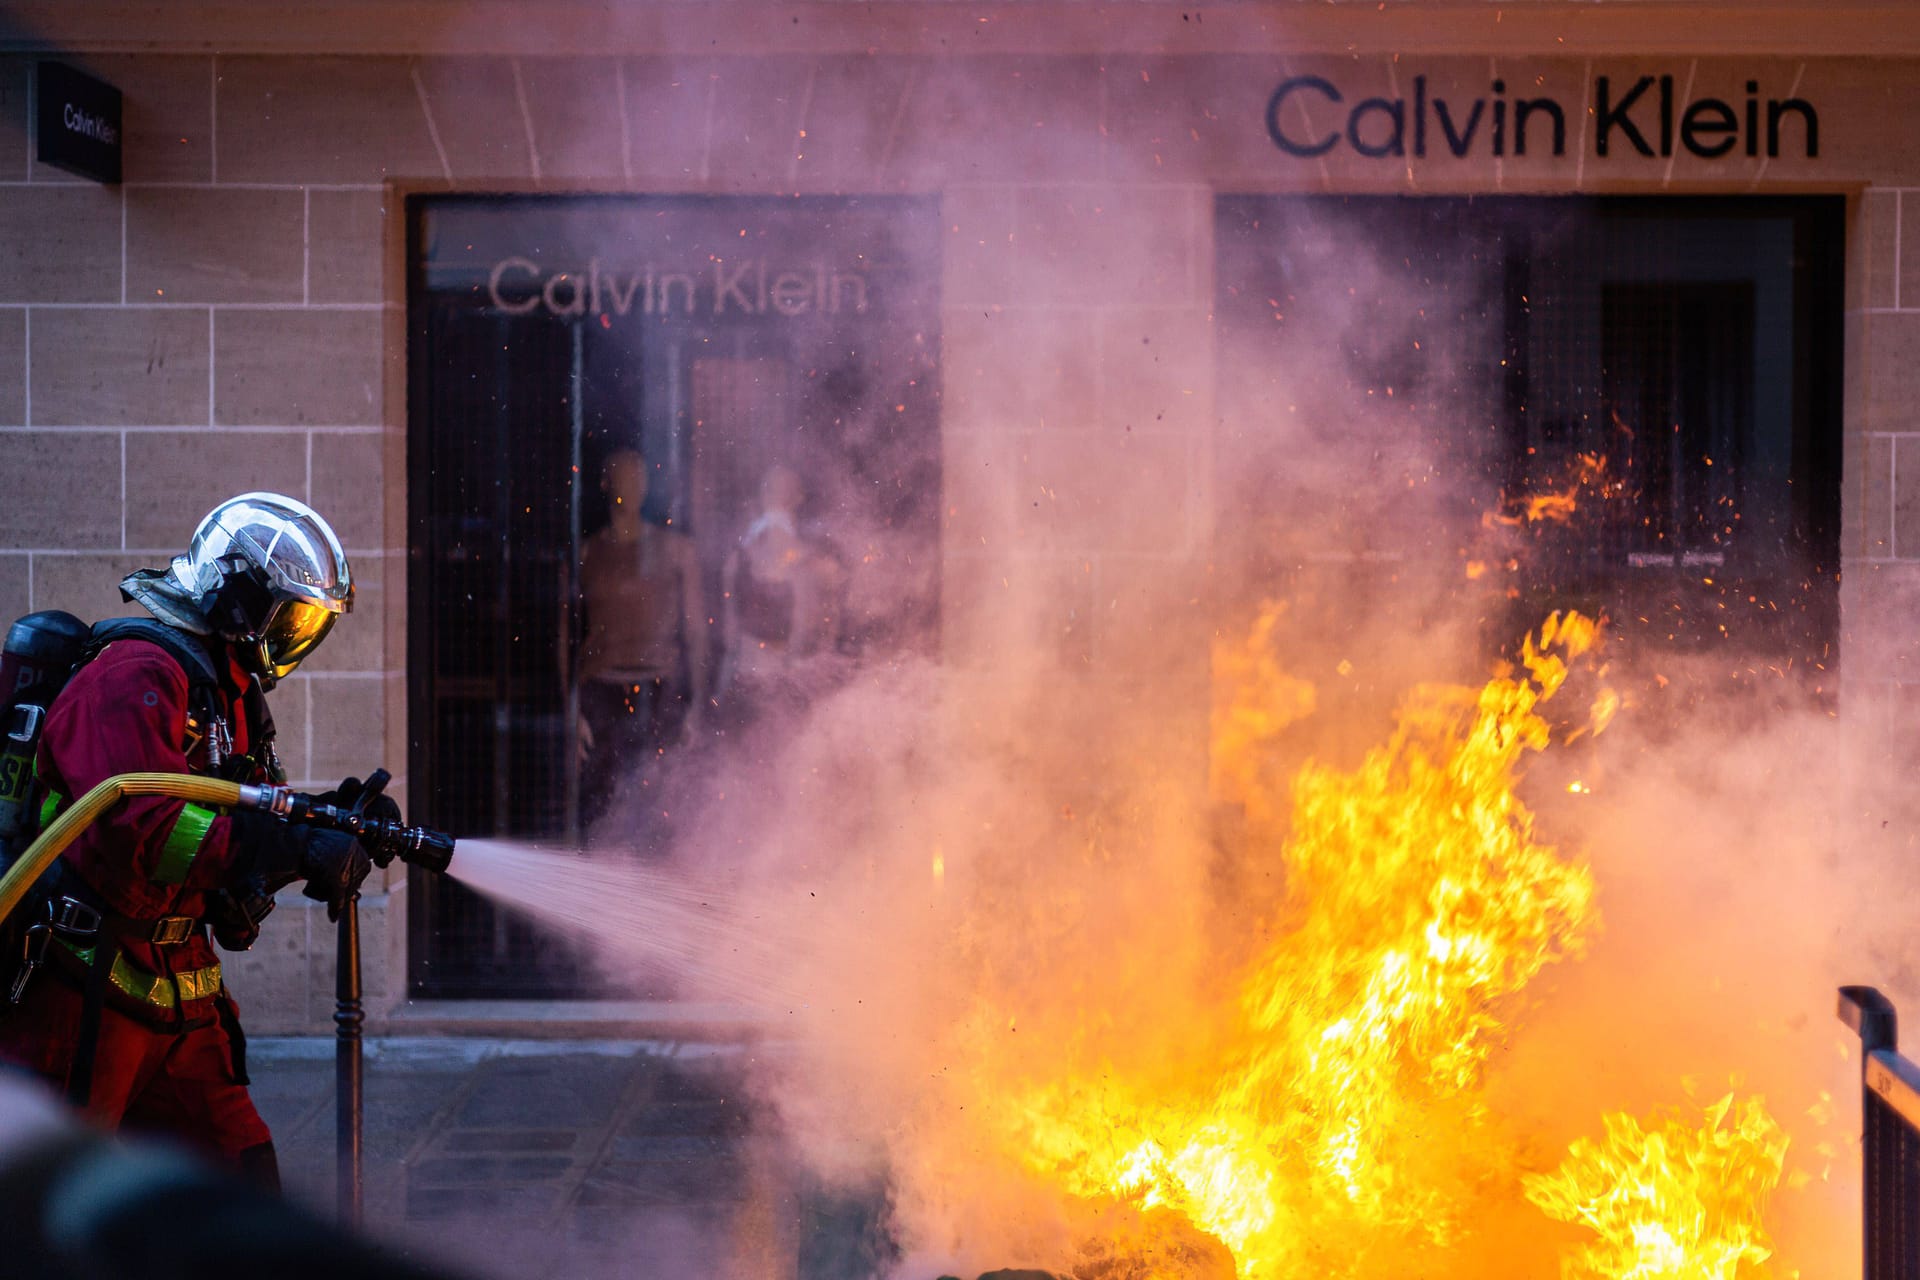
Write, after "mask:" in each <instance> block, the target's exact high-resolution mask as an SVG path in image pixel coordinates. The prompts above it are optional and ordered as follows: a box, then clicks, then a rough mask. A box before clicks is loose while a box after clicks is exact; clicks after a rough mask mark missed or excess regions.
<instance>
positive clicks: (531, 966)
mask: <svg viewBox="0 0 1920 1280" xmlns="http://www.w3.org/2000/svg"><path fill="white" fill-rule="evenodd" d="M408 216H409V231H410V240H409V263H410V279H409V290H408V322H409V371H410V387H409V393H410V400H409V415H410V430H409V437H408V448H409V493H410V504H409V506H410V515H409V521H410V537H409V573H408V619H409V622H408V634H409V653H408V670H409V672H410V680H409V694H408V696H409V708H408V711H409V724H410V725H411V736H412V742H411V750H410V758H409V764H408V767H409V771H410V775H411V793H412V797H413V806H414V808H415V810H416V811H417V812H418V813H419V814H420V815H421V817H422V820H425V821H430V822H432V823H434V824H436V825H438V826H441V827H444V828H446V829H448V830H451V831H453V832H454V833H455V834H456V835H459V836H502V837H518V838H527V839H538V840H541V841H543V842H549V843H554V842H558V843H569V844H576V845H578V844H583V843H588V842H590V841H592V840H594V839H596V837H601V839H600V843H602V844H606V845H609V846H617V848H618V850H619V851H620V853H619V855H618V856H637V857H646V856H649V846H650V845H651V844H653V843H657V841H658V840H659V839H660V837H661V833H660V831H659V830H657V829H656V828H654V827H653V826H651V825H650V823H649V820H648V818H647V809H646V806H644V805H636V804H633V803H631V802H630V801H631V798H632V796H633V795H634V794H635V793H636V792H637V790H638V789H639V788H641V787H643V786H644V785H645V783H646V780H647V777H648V770H649V769H650V768H651V767H653V766H654V765H655V764H657V763H658V762H659V761H660V760H661V759H663V758H664V757H665V756H667V755H669V754H671V753H673V752H676V751H679V750H681V749H683V747H684V745H685V744H686V743H687V742H688V741H689V739H690V737H691V736H692V733H693V732H695V731H703V732H707V733H712V732H714V731H716V729H719V730H722V731H724V729H725V727H726V726H727V724H728V723H738V722H739V721H740V720H741V719H742V718H743V717H747V716H751V715H752V714H754V709H753V707H752V706H751V705H750V703H751V700H752V697H753V696H754V694H753V690H754V688H755V687H756V686H755V684H754V678H753V671H752V669H751V668H752V662H751V661H750V660H751V659H752V658H753V657H754V656H755V655H756V654H758V653H761V652H763V651H765V650H766V649H767V648H768V646H769V645H771V646H775V647H789V646H790V647H792V648H794V649H796V650H797V649H799V648H801V647H805V648H807V649H809V650H810V651H818V652H820V653H824V654H831V655H835V656H837V657H839V658H841V659H844V661H846V662H858V661H861V660H863V659H866V658H871V657H873V656H875V655H881V654H886V653H893V652H898V651H900V650H901V649H903V648H911V647H915V646H924V645H929V644H931V643H933V636H934V633H935V622H936V616H935V613H936V610H937V608H938V599H939V591H938V587H939V584H938V576H937V564H938V555H937V546H938V530H939V524H938V520H939V507H938V495H939V491H940V484H939V456H940V455H939V447H938V430H939V426H938V423H939V409H938V403H937V397H938V385H939V379H938V376H937V374H938V359H939V332H938V314H939V313H938V287H937V281H938V269H937V268H938V262H939V240H938V221H937V205H935V204H934V203H932V202H929V201H925V200H915V199H904V198H902V199H865V198H861V199H851V198H848V199H841V198H831V199H829V198H815V199H785V200H776V199H769V198H712V197H665V196H644V197H475V196H444V197H441V196H436V197H416V198H414V199H412V200H410V201H409V206H408ZM636 507H637V508H638V519H637V520H636V519H634V518H633V514H632V513H633V512H634V509H635V508H636ZM774 543H779V544H780V545H781V546H783V547H797V548H801V549H802V550H801V551H800V552H799V553H796V554H801V555H803V556H804V557H805V559H806V562H807V563H808V564H809V565H812V566H815V569H814V571H812V574H811V577H802V576H787V577H782V578H781V579H780V580H779V581H777V582H772V583H771V585H766V586H763V587H759V588H756V587H754V585H753V583H754V572H753V566H754V564H755V563H757V560H756V555H757V549H758V548H759V547H761V546H762V545H763V544H765V545H772V544H774ZM903 566H912V569H911V570H910V571H909V570H908V569H906V568H904V567H903ZM883 569H884V570H885V572H884V573H882V572H881V570H883ZM796 582H798V583H799V585H798V586H796V585H795V583H796ZM903 583H904V584H905V586H904V587H903V585H902V584H903ZM800 600H804V601H805V604H804V606H803V605H802V604H800V603H796V601H800ZM763 683H764V682H763ZM409 912H410V950H409V955H410V964H411V971H412V972H411V985H412V989H413V990H414V992H415V993H416V994H420V995H427V996H437V997H475V996H494V997H504V996H514V997H528V998H550V997H554V996H578V995H591V994H599V993H602V991H603V988H602V986H601V984H600V982H599V980H598V979H597V978H596V977H595V976H594V968H593V966H592V965H591V963H590V961H589V959H588V958H587V957H583V956H580V955H577V954H575V953H574V952H573V951H571V950H570V948H569V946H568V945H567V944H566V943H564V942H562V941H560V940H558V939H556V938H553V937H551V936H549V935H548V934H546V933H544V932H543V931H542V930H540V929H538V928H537V927H536V926H535V925H534V924H533V923H532V922H531V921H529V920H526V919H523V918H521V917H518V916H516V915H515V914H513V913H511V912H508V911H502V910H500V909H498V908H496V907H495V906H493V905H492V904H490V903H488V902H486V901H484V900H482V899H480V898H478V897H476V896H474V895H472V894H470V893H468V892H466V891H465V890H463V889H462V888H461V887H460V886H459V885H457V884H450V883H447V882H445V881H443V880H440V879H437V878H434V877H416V878H415V879H414V880H413V882H412V883H411V893H410V904H409ZM638 994H659V993H638Z"/></svg>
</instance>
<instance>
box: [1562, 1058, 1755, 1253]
mask: <svg viewBox="0 0 1920 1280" xmlns="http://www.w3.org/2000/svg"><path fill="white" fill-rule="evenodd" d="M1605 1126H1606V1141H1605V1142H1595V1141H1593V1140H1592V1139H1590V1138H1581V1139H1580V1140H1579V1141H1577V1142H1575V1143H1574V1144H1573V1148H1572V1149H1571V1150H1570V1151H1569V1152H1568V1153H1567V1158H1566V1160H1565V1161H1563V1162H1562V1163H1561V1165H1560V1167H1559V1168H1558V1169H1556V1170H1555V1171H1554V1172H1553V1173H1551V1174H1533V1175H1529V1176H1528V1177H1527V1178H1526V1179H1525V1180H1524V1182H1525V1187H1526V1193H1527V1199H1529V1200H1531V1201H1532V1202H1533V1203H1534V1204H1535V1205H1538V1206H1539V1207H1540V1209H1541V1210H1542V1211H1543V1212H1545V1213H1546V1214H1547V1215H1548V1216H1549V1217H1551V1218H1555V1219H1558V1220H1559V1221H1562V1222H1574V1223H1579V1224H1580V1225H1582V1226H1584V1227H1587V1228H1589V1229H1591V1230H1592V1231H1593V1232H1594V1234H1595V1235H1596V1236H1598V1237H1599V1238H1598V1239H1597V1240H1594V1241H1593V1242H1592V1243H1590V1244H1588V1245H1586V1246H1585V1247H1584V1248H1583V1249H1582V1250H1581V1251H1580V1254H1579V1256H1578V1258H1577V1259H1574V1260H1572V1265H1570V1266H1569V1267H1568V1268H1567V1274H1568V1276H1569V1277H1573V1278H1580V1277H1589V1276H1591V1277H1594V1278H1595V1280H1735V1277H1755V1276H1759V1275H1762V1274H1764V1272H1763V1271H1762V1270H1761V1269H1760V1268H1761V1266H1762V1264H1764V1263H1765V1262H1766V1261H1767V1260H1768V1258H1770V1257H1771V1256H1772V1254H1773V1245H1772V1242H1771V1241H1770V1240H1769V1238H1768V1236H1767V1230H1766V1227H1765V1224H1764V1223H1763V1222H1762V1221H1761V1212H1762V1210H1763V1209H1764V1208H1765V1207H1766V1203H1767V1198H1768V1196H1769V1195H1770V1194H1771V1193H1772V1191H1773V1189H1774V1187H1775V1186H1776V1185H1777V1184H1778V1183H1779V1181H1780V1169H1781V1165H1782V1162H1783V1161H1784V1159H1785V1157H1786V1150H1787V1137H1786V1134H1785V1133H1783V1132H1782V1131H1781V1129H1780V1126H1779V1125H1778V1124H1776V1123H1775V1122H1774V1120H1773V1117H1772V1116H1770V1115H1768V1114H1767V1111H1766V1108H1765V1106H1763V1105H1762V1104H1761V1102H1760V1100H1759V1099H1757V1098H1749V1099H1747V1100H1746V1101H1745V1102H1742V1103H1741V1104H1740V1105H1739V1106H1738V1107H1736V1106H1734V1102H1733V1095H1732V1094H1728V1095H1727V1096H1726V1097H1724V1098H1722V1099H1720V1101H1718V1102H1716V1103H1714V1104H1713V1105H1712V1106H1710V1107H1708V1108H1707V1109H1706V1123H1705V1124H1703V1125H1701V1126H1699V1127H1697V1128H1695V1127H1692V1126H1690V1125H1689V1123H1688V1122H1687V1121H1686V1120H1685V1119H1683V1118H1682V1117H1681V1116H1680V1114H1679V1113H1678V1112H1669V1113H1666V1114H1664V1115H1660V1116H1656V1117H1654V1118H1653V1120H1652V1121H1651V1123H1650V1124H1649V1125H1648V1126H1647V1127H1644V1128H1643V1127H1642V1126H1641V1124H1640V1123H1639V1122H1638V1121H1636V1120H1635V1119H1634V1118H1633V1117H1632V1116H1628V1115H1619V1114H1616V1115H1610V1116H1608V1117H1607V1118H1606V1120H1605Z"/></svg>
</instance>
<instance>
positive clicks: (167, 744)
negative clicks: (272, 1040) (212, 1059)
mask: <svg viewBox="0 0 1920 1280" xmlns="http://www.w3.org/2000/svg"><path fill="white" fill-rule="evenodd" d="M215 662H216V664H221V663H224V664H226V665H227V670H226V671H225V672H224V673H223V677H224V678H223V679H222V681H221V685H220V689H219V692H218V695H217V697H218V700H219V703H220V705H219V708H218V709H219V712H220V714H222V715H223V716H224V717H225V719H226V722H227V725H228V726H229V729H230V731H231V733H232V735H233V747H232V754H234V755H242V754H245V753H246V752H247V751H248V750H249V743H248V742H247V734H248V728H247V723H246V719H247V718H246V715H245V714H244V712H243V710H242V706H241V690H243V689H244V688H246V687H247V683H248V681H249V680H250V677H249V676H248V675H247V674H246V673H245V672H244V671H242V670H241V669H240V668H239V667H238V666H236V665H233V664H232V659H231V658H230V657H229V656H226V655H225V654H222V653H219V652H218V651H216V656H215ZM187 704H188V693H187V676H186V673H185V672H184V671H183V670H182V669H181V667H180V663H179V662H178V661H176V660H175V659H174V657H173V656H172V655H171V654H169V653H168V652H167V651H166V650H165V649H162V648H160V647H159V646H158V645H156V644H152V643H150V642H148V641H145V640H138V639H121V640H116V641H114V642H113V643H112V644H109V645H108V646H107V647H106V648H105V649H103V650H102V651H101V652H100V654H99V655H98V656H97V657H95V658H94V659H93V661H91V662H89V663H87V664H86V665H85V666H83V667H82V668H81V669H80V670H79V671H78V672H76V673H75V674H74V677H73V679H72V680H71V681H69V682H68V684H67V687H66V688H65V689H64V690H62V691H61V693H60V696H59V697H58V698H56V699H54V703H53V706H52V707H51V708H50V709H49V710H48V714H47V722H46V727H45V729H44V730H43V732H42V735H41V739H40V753H39V760H38V767H39V777H40V779H41V780H42V781H43V782H44V783H45V784H46V786H47V787H48V789H49V790H50V791H52V792H53V793H55V794H56V795H58V796H61V797H65V798H66V799H67V800H71V799H73V798H75V797H78V796H80V795H83V794H85V793H86V791H87V790H88V789H89V788H91V787H93V786H95V785H97V784H98V783H100V782H103V781H105V780H106V779H108V778H110V777H113V776H114V775H115V774H121V773H135V772H150V771H151V772H161V773H196V774H206V773H207V772H208V768H207V744H206V741H205V740H204V738H203V737H202V738H198V739H197V740H196V741H194V742H193V743H192V744H191V745H190V746H189V744H188V739H187V733H188V730H187V716H188V705H187ZM202 732H204V729H203V730H202ZM232 828H233V823H232V820H231V819H229V818H226V817H223V816H221V815H220V813H219V812H218V811H216V810H213V809H209V808H206V807H205V806H202V805H198V804H193V803H190V802H187V801H182V800H176V799H170V798H168V797H165V796H130V797H127V798H126V799H123V800H121V801H120V802H119V803H117V804H115V805H114V806H113V807H112V808H110V809H109V810H107V812H106V813H105V814H104V815H102V817H101V818H100V820H99V821H97V822H95V823H94V824H93V825H92V826H91V827H89V828H88V829H87V830H86V831H84V832H82V833H81V834H80V836H79V838H78V839H76V840H75V841H74V842H73V843H72V844H71V845H69V846H68V848H67V850H66V852H65V853H64V854H63V855H62V856H63V857H64V858H65V859H66V860H67V862H68V864H69V865H70V866H71V867H72V869H73V870H74V872H76V873H77V874H78V875H79V877H80V879H81V880H82V881H84V882H85V883H86V885H87V886H88V887H89V888H91V889H92V890H93V891H94V892H95V893H96V894H97V895H99V898H100V899H101V901H102V902H103V903H104V905H105V906H106V907H107V909H108V910H110V911H113V912H116V913H118V914H120V915H123V916H130V917H134V918H137V919H150V918H158V917H163V916H191V917H196V918H198V917H202V916H204V915H205V912H206V894H207V893H208V891H210V890H213V889H219V888H224V887H227V886H228V885H229V884H230V883H231V882H232V881H233V880H234V878H235V874H236V858H237V857H238V854H239V851H238V849H237V848H236V847H235V842H234V839H233V830H232ZM108 945H118V946H119V947H120V949H121V951H122V956H123V963H117V964H116V965H115V967H114V971H113V973H112V975H111V984H112V986H113V987H114V988H117V993H116V992H110V993H109V995H110V998H113V997H116V995H117V998H115V999H114V1002H115V1004H116V1005H119V1006H121V1007H123V1008H125V1007H127V1006H128V1005H129V1003H131V1004H132V1005H133V1006H134V1007H135V1009H136V1010H137V1011H140V1012H145V1013H147V1014H148V1015H149V1016H156V1017H171V1016H174V1015H173V1013H172V1011H173V1009H174V1008H176V1007H177V1008H178V1010H179V1012H180V1014H182V1015H185V1016H186V1017H187V1018H189V1019H193V1018H197V1017H200V1016H205V1015H206V1014H207V1013H208V1012H209V1011H210V1005H208V1004H207V1003H206V1002H207V1001H210V1000H211V999H212V998H213V997H214V996H215V995H217V994H218V993H219V990H220V977H219V965H218V963H217V962H216V961H215V958H214V954H213V946H212V944H211V943H210V942H209V941H208V940H207V938H206V935H205V931H204V930H197V929H196V930H195V931H194V932H193V936H191V937H190V938H189V939H188V940H187V941H185V942H182V943H178V944H176V945H162V944H157V943H154V942H151V941H147V940H144V939H136V938H122V939H118V940H117V942H116V941H110V942H109V943H108ZM54 950H55V951H56V952H58V951H59V950H60V948H59V947H58V946H56V947H55V948H54ZM60 958H61V959H62V960H63V961H64V963H63V964H62V966H61V967H63V968H64V969H66V970H67V971H68V972H69V973H77V972H79V971H80V970H81V969H83V968H84V964H83V963H82V962H80V961H79V958H78V957H77V956H71V955H69V956H66V957H60Z"/></svg>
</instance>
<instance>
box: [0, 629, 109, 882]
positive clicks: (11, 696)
mask: <svg viewBox="0 0 1920 1280" xmlns="http://www.w3.org/2000/svg"><path fill="white" fill-rule="evenodd" d="M92 635H93V628H91V627H89V626H88V625H87V624H86V623H84V622H82V621H80V619H78V618H76V617H74V616H73V615H72V614H70V613H62V612H61V611H60V610H58V609H46V610H42V611H41V612H39V613H30V614H28V615H27V616H26V617H24V618H22V619H20V620H19V621H18V622H16V623H14V624H13V626H12V627H10V628H8V630H7V639H6V643H5V645H4V646H0V728H3V729H4V732H5V734H6V737H5V738H4V739H0V855H5V856H8V857H10V856H11V855H12V853H13V845H14V844H15V843H16V842H17V841H18V840H19V838H20V836H21V835H22V834H24V833H25V832H26V831H27V830H28V829H29V827H30V825H31V823H30V821H29V819H30V818H31V816H32V809H31V806H32V804H33V756H34V751H35V750H36V748H37V747H38V745H39V741H40V726H41V724H42V722H43V721H44V720H45V719H46V715H47V708H48V707H49V706H51V705H52V704H53V700H54V698H56V697H57V696H59V693H60V690H61V689H62V688H63V687H64V686H65V685H66V683H67V677H68V676H70V675H72V674H73V669H74V667H75V666H76V665H77V664H78V663H79V662H80V660H81V658H83V657H84V656H85V655H86V650H87V643H88V641H89V640H90V639H91V638H92Z"/></svg>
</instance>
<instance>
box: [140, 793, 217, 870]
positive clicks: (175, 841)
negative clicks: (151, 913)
mask: <svg viewBox="0 0 1920 1280" xmlns="http://www.w3.org/2000/svg"><path fill="white" fill-rule="evenodd" d="M219 816H220V815H219V814H217V813H215V812H214V811H213V810H212V809H208V808H205V807H204V806H201V805H197V804H192V803H188V804H183V805H181V806H180V816H179V817H178V818H175V819H174V821H173V830H172V831H170V832H168V833H167V843H166V844H165V846H163V847H162V848H161V850H160V863H159V865H158V866H156V867H154V869H153V882H154V883H155V884H183V883H185V882H186V879H187V871H188V869H189V868H191V867H192V866H193V855H195V854H196V853H199V852H200V846H201V845H202V844H204V843H205V842H206V839H207V832H208V830H209V829H211V828H212V826H213V820H214V819H215V818H217V817H219Z"/></svg>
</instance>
